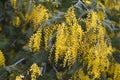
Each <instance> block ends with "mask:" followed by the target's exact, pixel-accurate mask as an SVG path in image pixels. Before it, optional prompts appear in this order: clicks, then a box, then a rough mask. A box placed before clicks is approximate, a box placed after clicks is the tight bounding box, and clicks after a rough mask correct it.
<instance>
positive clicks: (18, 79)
mask: <svg viewBox="0 0 120 80" xmlns="http://www.w3.org/2000/svg"><path fill="white" fill-rule="evenodd" d="M23 78H24V76H23V75H19V76H16V79H15V80H23Z"/></svg>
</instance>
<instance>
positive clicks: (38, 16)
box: [25, 4, 49, 28]
mask: <svg viewBox="0 0 120 80" xmlns="http://www.w3.org/2000/svg"><path fill="white" fill-rule="evenodd" d="M25 17H26V21H27V22H28V21H30V22H32V23H33V26H34V28H35V27H36V26H38V25H39V24H41V23H42V22H44V21H47V20H48V17H49V16H48V13H47V9H46V8H45V7H44V6H42V5H41V4H39V5H38V6H36V5H34V6H33V10H32V12H31V13H30V14H26V16H25Z"/></svg>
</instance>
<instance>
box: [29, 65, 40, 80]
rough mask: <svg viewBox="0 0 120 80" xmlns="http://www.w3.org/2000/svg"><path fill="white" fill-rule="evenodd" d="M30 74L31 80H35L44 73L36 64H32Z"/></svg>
mask: <svg viewBox="0 0 120 80" xmlns="http://www.w3.org/2000/svg"><path fill="white" fill-rule="evenodd" d="M29 71H30V72H28V73H31V80H35V79H36V78H37V77H38V76H42V73H41V72H40V67H38V65H37V64H36V63H34V64H32V66H31V67H30V70H29Z"/></svg>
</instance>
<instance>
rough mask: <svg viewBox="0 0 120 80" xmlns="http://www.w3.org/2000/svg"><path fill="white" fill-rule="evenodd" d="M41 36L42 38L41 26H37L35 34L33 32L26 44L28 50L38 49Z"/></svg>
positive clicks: (34, 50)
mask: <svg viewBox="0 0 120 80" xmlns="http://www.w3.org/2000/svg"><path fill="white" fill-rule="evenodd" d="M41 38H42V28H39V29H38V31H37V32H36V33H35V34H33V35H32V36H31V38H30V41H29V44H28V46H29V49H30V51H32V52H36V51H38V50H39V49H40V45H41Z"/></svg>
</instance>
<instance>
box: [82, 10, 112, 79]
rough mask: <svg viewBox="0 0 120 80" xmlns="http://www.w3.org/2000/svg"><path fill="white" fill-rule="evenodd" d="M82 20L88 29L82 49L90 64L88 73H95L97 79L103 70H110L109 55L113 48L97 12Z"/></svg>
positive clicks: (86, 60)
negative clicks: (108, 41)
mask: <svg viewBox="0 0 120 80" xmlns="http://www.w3.org/2000/svg"><path fill="white" fill-rule="evenodd" d="M81 21H83V22H85V23H86V31H85V33H84V36H83V46H82V45H81V48H80V50H81V51H82V52H83V53H84V54H83V59H84V61H85V62H87V64H88V66H87V68H88V74H92V75H94V77H93V78H94V79H96V78H98V77H99V76H100V73H101V72H105V71H107V70H108V67H109V65H110V63H109V60H108V55H111V51H112V48H111V46H110V45H109V46H108V43H107V42H106V39H105V32H104V28H103V26H102V24H101V23H100V19H99V17H98V14H97V13H96V12H93V11H91V12H90V13H89V14H88V17H87V18H86V19H85V20H81ZM89 70H90V71H89Z"/></svg>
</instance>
